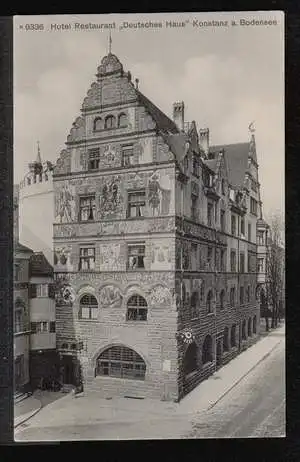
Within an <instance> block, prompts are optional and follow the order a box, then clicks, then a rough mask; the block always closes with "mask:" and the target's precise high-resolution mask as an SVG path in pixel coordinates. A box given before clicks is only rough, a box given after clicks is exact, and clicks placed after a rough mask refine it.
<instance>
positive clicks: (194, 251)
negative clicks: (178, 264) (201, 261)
mask: <svg viewBox="0 0 300 462" xmlns="http://www.w3.org/2000/svg"><path fill="white" fill-rule="evenodd" d="M197 252H198V245H197V244H194V243H193V242H192V246H191V267H192V268H191V269H192V271H196V270H197Z"/></svg>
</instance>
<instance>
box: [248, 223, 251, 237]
mask: <svg viewBox="0 0 300 462" xmlns="http://www.w3.org/2000/svg"><path fill="white" fill-rule="evenodd" d="M248 241H251V223H248Z"/></svg>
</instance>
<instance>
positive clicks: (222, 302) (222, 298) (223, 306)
mask: <svg viewBox="0 0 300 462" xmlns="http://www.w3.org/2000/svg"><path fill="white" fill-rule="evenodd" d="M224 308H225V290H221V292H220V309H221V310H224Z"/></svg>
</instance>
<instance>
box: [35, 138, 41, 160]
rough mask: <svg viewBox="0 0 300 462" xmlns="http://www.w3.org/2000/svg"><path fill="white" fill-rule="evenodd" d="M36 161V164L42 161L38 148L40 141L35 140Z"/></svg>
mask: <svg viewBox="0 0 300 462" xmlns="http://www.w3.org/2000/svg"><path fill="white" fill-rule="evenodd" d="M36 161H37V163H38V164H41V163H42V159H41V150H40V142H39V141H37V156H36Z"/></svg>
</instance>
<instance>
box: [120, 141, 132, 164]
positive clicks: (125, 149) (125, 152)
mask: <svg viewBox="0 0 300 462" xmlns="http://www.w3.org/2000/svg"><path fill="white" fill-rule="evenodd" d="M131 165H134V153H133V145H132V144H130V145H127V146H122V166H123V167H130V166H131Z"/></svg>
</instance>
